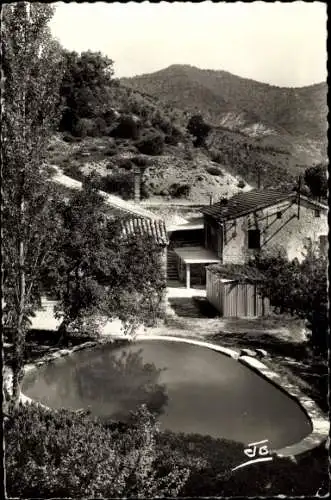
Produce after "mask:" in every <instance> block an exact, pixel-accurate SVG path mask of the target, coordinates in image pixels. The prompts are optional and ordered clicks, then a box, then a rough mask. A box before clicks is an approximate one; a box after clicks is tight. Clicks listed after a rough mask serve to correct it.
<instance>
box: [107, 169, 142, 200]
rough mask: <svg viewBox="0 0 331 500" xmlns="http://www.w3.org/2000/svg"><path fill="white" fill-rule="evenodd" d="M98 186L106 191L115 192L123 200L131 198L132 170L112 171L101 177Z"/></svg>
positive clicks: (132, 185) (132, 189) (132, 190)
mask: <svg viewBox="0 0 331 500" xmlns="http://www.w3.org/2000/svg"><path fill="white" fill-rule="evenodd" d="M100 188H101V189H102V190H103V191H105V192H106V193H111V194H117V195H119V196H121V197H122V198H123V199H125V200H129V199H132V198H133V195H134V175H133V172H132V171H129V172H123V171H122V172H120V171H116V172H112V173H111V174H109V175H106V176H105V177H103V178H102V180H101V183H100Z"/></svg>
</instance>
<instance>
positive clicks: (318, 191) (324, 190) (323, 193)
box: [304, 164, 328, 199]
mask: <svg viewBox="0 0 331 500" xmlns="http://www.w3.org/2000/svg"><path fill="white" fill-rule="evenodd" d="M327 170H328V168H327V166H325V165H322V164H320V165H315V166H314V167H309V168H307V169H306V171H305V175H304V180H305V183H306V185H307V186H308V187H309V189H310V192H311V194H312V195H313V196H315V197H316V198H319V199H321V198H326V197H327V194H328V179H327Z"/></svg>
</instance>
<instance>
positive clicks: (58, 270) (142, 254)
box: [44, 179, 165, 340]
mask: <svg viewBox="0 0 331 500" xmlns="http://www.w3.org/2000/svg"><path fill="white" fill-rule="evenodd" d="M106 209H107V207H105V205H104V203H103V198H102V197H101V195H100V194H99V193H98V190H97V187H95V185H94V182H93V180H92V179H87V181H86V182H85V184H84V186H83V189H82V190H81V191H78V192H77V193H76V194H75V195H74V196H73V197H72V198H71V199H70V200H69V201H68V202H67V203H66V204H65V206H64V207H63V210H62V218H63V233H62V237H61V239H59V240H58V244H57V246H56V247H55V249H54V252H53V254H52V259H53V260H52V264H51V265H50V266H49V267H48V269H45V275H44V282H45V283H46V284H47V286H48V287H49V289H50V290H52V292H53V294H55V298H56V299H57V300H58V307H57V312H58V314H59V315H61V316H62V318H63V320H62V323H61V326H60V334H61V335H60V337H59V339H65V340H68V335H67V333H68V328H69V326H71V327H73V326H74V327H76V328H78V329H79V330H82V329H84V330H85V329H87V331H90V330H91V328H92V329H95V328H96V322H95V320H96V319H97V320H98V319H100V318H105V319H106V318H107V319H109V318H114V317H117V318H119V319H120V320H121V321H122V322H123V324H124V326H125V330H126V332H127V333H129V332H133V331H134V329H135V327H136V325H138V324H141V323H143V324H146V323H148V322H149V321H151V320H152V319H153V317H154V318H156V317H158V316H159V315H160V314H161V313H162V300H163V294H164V290H165V276H164V272H163V269H162V261H161V254H160V246H158V244H157V242H156V241H155V240H154V239H153V238H151V237H150V236H149V235H148V234H146V235H145V236H143V237H137V235H135V234H127V233H125V232H124V229H123V228H124V227H125V222H126V218H123V217H119V216H118V215H116V216H113V217H111V216H110V215H108V216H107V215H106V214H105V210H106Z"/></svg>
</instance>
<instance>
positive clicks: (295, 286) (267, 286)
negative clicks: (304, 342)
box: [254, 248, 328, 354]
mask: <svg viewBox="0 0 331 500" xmlns="http://www.w3.org/2000/svg"><path fill="white" fill-rule="evenodd" d="M307 250H308V251H307V255H306V257H305V259H304V260H303V261H302V262H301V263H300V262H299V261H298V260H293V261H288V260H287V258H285V257H281V256H279V257H270V258H267V257H263V256H262V257H260V258H259V259H257V260H256V261H255V263H254V265H256V266H258V268H259V269H260V270H261V271H262V272H263V274H264V275H265V277H266V279H265V282H264V285H263V289H262V291H263V294H264V295H265V296H267V297H269V298H270V301H271V304H272V305H273V306H275V307H276V308H278V309H279V311H280V312H281V313H284V312H286V313H290V314H293V315H296V316H298V317H300V318H304V319H306V320H307V322H308V327H309V328H310V330H311V339H310V341H311V344H312V346H313V347H314V349H315V351H316V352H318V353H322V354H323V353H324V354H325V353H326V351H327V336H328V300H327V299H328V296H327V259H326V257H324V256H322V255H321V256H319V255H318V254H317V253H316V252H315V251H314V249H313V248H308V249H307ZM284 290H286V293H284Z"/></svg>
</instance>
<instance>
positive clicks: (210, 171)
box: [206, 165, 224, 177]
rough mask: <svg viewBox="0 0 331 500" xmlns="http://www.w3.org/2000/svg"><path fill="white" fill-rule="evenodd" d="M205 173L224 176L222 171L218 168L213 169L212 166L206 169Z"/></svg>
mask: <svg viewBox="0 0 331 500" xmlns="http://www.w3.org/2000/svg"><path fill="white" fill-rule="evenodd" d="M206 171H207V172H208V174H210V175H217V176H220V177H222V176H224V173H223V170H222V169H221V168H220V167H215V166H214V165H210V166H208V167H206Z"/></svg>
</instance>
